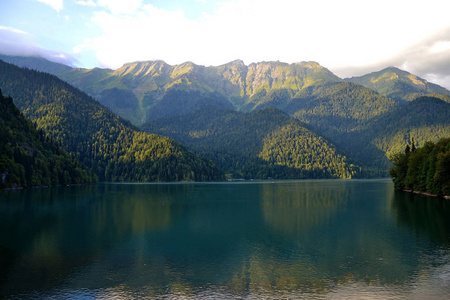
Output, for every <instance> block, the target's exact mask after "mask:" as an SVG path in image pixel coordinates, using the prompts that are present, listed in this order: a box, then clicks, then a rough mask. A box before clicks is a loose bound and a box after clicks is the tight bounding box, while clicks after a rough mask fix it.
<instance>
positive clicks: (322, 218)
mask: <svg viewBox="0 0 450 300" xmlns="http://www.w3.org/2000/svg"><path fill="white" fill-rule="evenodd" d="M348 194H349V191H348V187H346V186H345V185H344V184H339V185H333V186H330V187H327V186H326V185H325V186H324V183H323V182H321V181H318V182H314V181H308V184H307V185H305V184H297V185H291V186H287V187H285V188H281V189H280V188H279V187H277V186H276V185H268V184H266V185H263V186H262V193H261V196H262V211H263V214H264V220H265V221H266V222H267V223H268V224H270V225H271V226H273V227H274V228H276V229H277V230H279V231H280V232H283V233H299V232H302V231H307V230H308V229H309V228H311V227H314V226H315V225H317V224H319V223H321V222H327V220H328V219H329V218H330V216H331V215H333V214H334V213H335V212H336V209H337V208H339V207H342V206H345V205H346V203H347V199H348Z"/></svg>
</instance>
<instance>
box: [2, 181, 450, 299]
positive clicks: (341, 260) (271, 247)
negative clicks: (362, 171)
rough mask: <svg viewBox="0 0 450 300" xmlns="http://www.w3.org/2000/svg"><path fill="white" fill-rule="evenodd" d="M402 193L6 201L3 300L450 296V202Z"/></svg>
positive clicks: (164, 188) (320, 189)
mask: <svg viewBox="0 0 450 300" xmlns="http://www.w3.org/2000/svg"><path fill="white" fill-rule="evenodd" d="M405 197H407V196H405V194H404V193H401V194H398V193H394V192H393V189H392V184H391V183H390V182H389V181H353V180H352V181H342V180H326V181H293V182H275V183H253V184H247V183H244V184H240V183H233V184H161V185H156V184H155V185H132V184H130V185H125V184H123V185H122V184H107V185H97V186H83V187H71V188H52V189H41V190H27V191H19V192H12V193H7V194H2V196H1V198H2V199H1V201H0V233H1V235H0V268H1V270H2V272H0V298H2V297H6V298H14V297H17V298H29V299H36V298H71V297H73V298H87V299H107V298H112V297H115V298H117V299H130V298H144V299H164V298H170V299H178V298H184V299H198V298H250V299H251V298H254V299H261V298H269V299H273V298H313V299H323V298H345V297H350V298H351V297H356V296H358V295H364V294H366V295H370V297H371V298H381V299H385V298H396V297H400V298H402V297H407V296H411V295H413V296H414V295H420V297H422V296H423V297H425V296H430V295H431V296H433V295H439V297H442V296H445V295H447V294H450V288H449V286H450V284H449V283H450V268H449V267H448V266H450V264H449V263H448V262H449V259H450V252H449V251H448V247H447V246H448V237H449V230H450V224H449V221H448V220H447V219H446V218H445V216H446V215H448V213H449V211H448V210H449V207H448V204H446V203H445V202H442V201H441V202H435V203H433V204H429V203H427V202H424V201H422V202H421V201H419V200H417V201H416V200H414V199H415V198H414V199H412V200H411V199H409V198H405ZM423 203H427V204H423ZM424 205H425V206H424ZM418 237H419V238H418Z"/></svg>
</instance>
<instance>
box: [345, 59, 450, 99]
mask: <svg viewBox="0 0 450 300" xmlns="http://www.w3.org/2000/svg"><path fill="white" fill-rule="evenodd" d="M345 80H346V81H348V82H353V83H357V84H360V85H363V86H365V87H368V88H370V89H373V90H374V91H377V92H378V93H380V94H382V95H385V96H387V97H389V98H392V99H395V100H398V101H411V100H414V99H415V98H417V97H420V96H424V95H429V94H440V95H445V96H447V97H444V98H443V100H445V101H447V102H450V91H449V90H447V89H445V88H443V87H441V86H439V85H437V84H434V83H431V82H428V81H426V80H425V79H422V78H420V77H418V76H416V75H413V74H411V73H408V72H406V71H403V70H400V69H398V68H395V67H389V68H386V69H383V70H381V71H378V72H373V73H370V74H366V75H363V76H359V77H352V78H347V79H345ZM432 96H436V95H432Z"/></svg>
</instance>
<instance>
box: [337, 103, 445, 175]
mask: <svg viewBox="0 0 450 300" xmlns="http://www.w3.org/2000/svg"><path fill="white" fill-rule="evenodd" d="M449 116H450V103H447V102H444V101H442V100H440V99H438V98H434V97H420V98H418V99H416V100H414V101H411V102H408V103H406V104H404V105H399V106H397V107H396V108H395V109H394V110H392V111H389V112H387V113H384V114H381V115H379V116H377V117H375V118H373V119H372V120H371V121H370V122H367V123H365V124H363V126H362V127H359V128H357V129H356V130H355V131H353V132H350V133H348V134H345V135H340V137H341V140H342V143H343V145H345V146H344V148H345V149H346V150H347V151H348V152H349V153H350V155H351V157H352V158H354V159H356V160H357V161H360V162H363V163H364V164H366V165H370V166H372V167H376V166H378V167H379V168H382V169H387V168H388V167H389V165H390V162H389V161H388V158H389V157H391V156H392V155H393V154H394V153H397V152H399V151H401V150H403V149H404V147H405V145H406V144H408V143H411V140H412V139H413V138H414V140H415V141H416V143H417V144H418V145H423V144H424V143H425V142H426V141H432V142H437V141H438V140H439V139H440V138H443V137H450V118H449Z"/></svg>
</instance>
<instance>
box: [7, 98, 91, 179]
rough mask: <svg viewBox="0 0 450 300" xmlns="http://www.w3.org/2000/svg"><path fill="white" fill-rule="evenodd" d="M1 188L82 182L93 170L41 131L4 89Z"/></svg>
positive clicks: (89, 176)
mask: <svg viewBox="0 0 450 300" xmlns="http://www.w3.org/2000/svg"><path fill="white" fill-rule="evenodd" d="M0 176H1V177H0V188H5V187H14V188H18V187H32V186H50V185H58V184H64V185H66V184H82V183H92V182H95V181H96V177H95V175H94V174H93V172H92V171H90V170H89V169H88V168H86V167H85V166H83V165H81V164H80V163H79V162H78V161H77V160H75V159H74V158H73V157H71V156H70V155H69V154H68V153H67V152H66V151H64V150H63V149H61V148H60V147H58V146H57V145H56V144H55V143H53V142H52V141H50V140H49V139H48V138H46V137H45V136H44V134H43V133H42V131H37V130H36V129H35V127H34V126H33V124H32V123H31V122H30V121H28V120H27V119H25V117H24V116H23V115H22V114H21V113H20V111H19V110H18V109H17V107H16V106H15V105H14V103H13V100H12V98H10V97H4V96H3V95H2V92H1V90H0Z"/></svg>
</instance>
